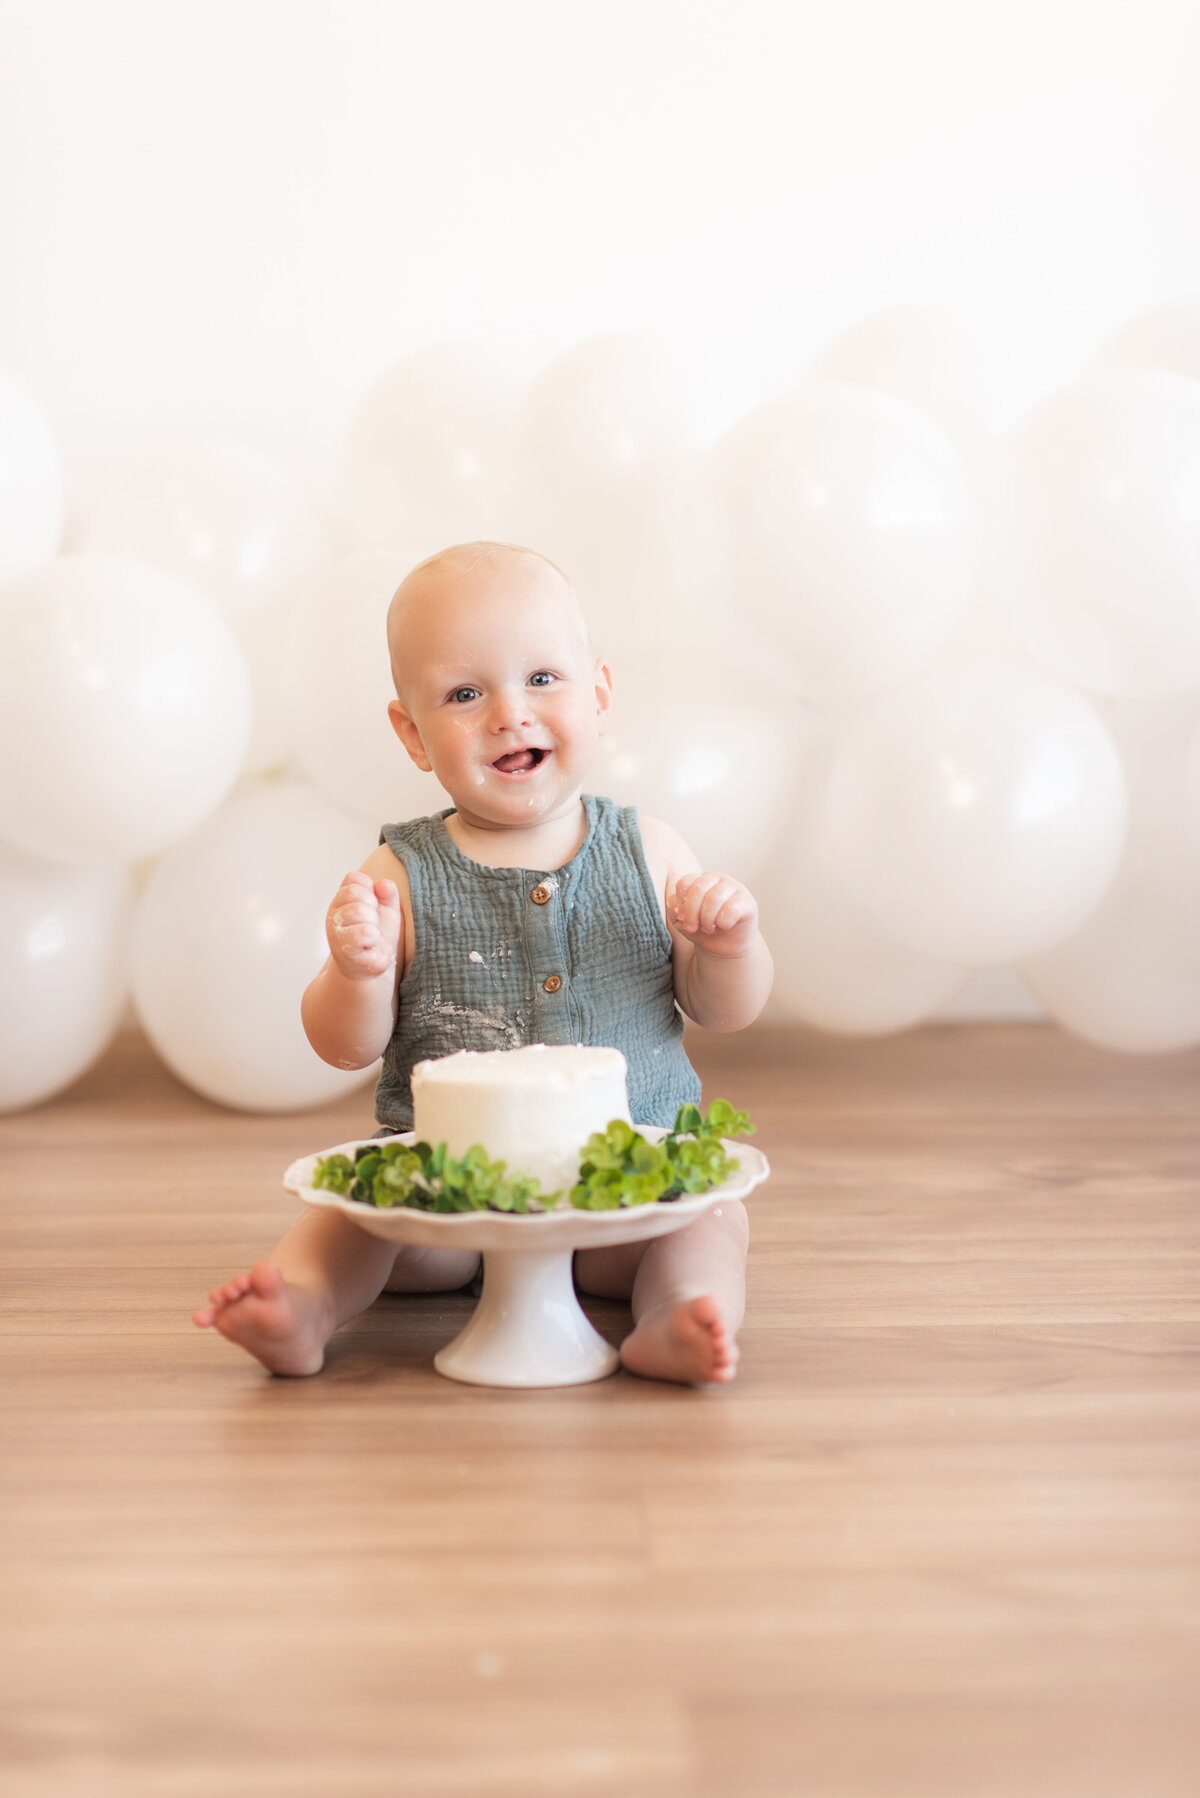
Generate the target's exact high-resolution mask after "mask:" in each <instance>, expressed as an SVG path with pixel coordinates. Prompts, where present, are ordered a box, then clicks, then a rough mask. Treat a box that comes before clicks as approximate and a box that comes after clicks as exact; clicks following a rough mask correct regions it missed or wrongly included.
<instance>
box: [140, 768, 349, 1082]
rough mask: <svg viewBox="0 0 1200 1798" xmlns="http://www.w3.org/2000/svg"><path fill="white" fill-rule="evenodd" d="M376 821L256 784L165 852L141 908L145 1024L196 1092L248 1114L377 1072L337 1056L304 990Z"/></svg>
mask: <svg viewBox="0 0 1200 1798" xmlns="http://www.w3.org/2000/svg"><path fill="white" fill-rule="evenodd" d="M377 840H378V832H377V831H376V830H375V828H374V826H373V824H372V822H371V821H370V820H368V819H364V818H357V817H355V816H353V815H352V814H351V813H348V812H345V811H343V810H341V809H340V808H338V807H336V806H333V805H331V804H330V803H329V801H328V800H327V799H325V798H323V797H322V796H321V795H320V794H318V793H315V792H314V791H313V790H312V789H311V788H310V787H307V786H305V785H303V784H301V783H299V782H295V781H283V782H279V783H278V784H276V785H270V784H268V785H264V786H261V787H257V788H249V789H247V790H246V791H245V792H243V793H241V794H239V795H238V796H237V797H236V798H234V799H232V800H230V802H229V803H228V805H226V806H225V807H223V809H222V810H221V811H220V812H218V813H217V814H216V815H215V816H214V817H212V818H209V819H208V820H207V821H206V822H205V823H204V824H203V825H201V827H200V829H199V830H198V831H196V832H195V833H194V834H193V835H192V836H191V837H189V838H188V840H187V841H186V842H185V843H180V844H178V845H177V846H176V847H175V848H174V849H172V850H171V851H170V852H169V853H168V854H167V855H165V856H163V858H162V860H161V861H160V862H159V863H158V865H157V867H156V868H155V869H154V871H153V873H152V874H151V876H150V879H149V881H148V882H147V885H146V889H145V891H144V893H143V894H142V897H141V900H140V902H139V904H138V907H137V912H136V916H135V937H134V952H133V994H134V1003H135V1005H136V1007H137V1011H138V1016H139V1017H140V1019H141V1022H142V1025H143V1027H144V1028H145V1031H146V1034H147V1035H148V1036H149V1038H150V1040H151V1042H152V1043H153V1044H154V1046H155V1048H156V1049H157V1050H158V1052H159V1054H160V1055H161V1056H162V1058H163V1060H164V1061H165V1062H166V1063H167V1065H168V1066H169V1067H170V1068H171V1069H172V1070H173V1071H174V1072H175V1073H176V1074H177V1075H178V1077H179V1078H180V1079H181V1080H182V1081H184V1082H185V1084H186V1085H188V1086H190V1087H193V1088H194V1089H195V1090H196V1091H197V1092H199V1093H203V1094H204V1096H205V1097H206V1098H209V1099H215V1100H216V1102H217V1103H218V1104H220V1105H229V1106H232V1107H234V1108H235V1109H236V1110H241V1111H302V1110H305V1109H307V1108H308V1107H310V1106H313V1105H323V1104H326V1103H328V1102H329V1101H331V1100H334V1099H336V1098H339V1097H340V1096H341V1095H343V1094H344V1093H347V1092H349V1091H352V1090H353V1089H354V1088H355V1087H357V1086H360V1085H362V1083H363V1082H364V1081H365V1080H366V1079H367V1078H368V1077H369V1076H370V1074H371V1073H372V1072H374V1070H373V1069H367V1070H361V1069H359V1070H355V1071H353V1072H345V1071H343V1070H341V1069H338V1068H333V1067H330V1066H328V1065H327V1064H326V1063H325V1062H323V1061H322V1060H321V1059H320V1057H319V1056H318V1055H317V1053H316V1051H315V1050H314V1049H313V1048H312V1047H311V1046H310V1044H309V1042H308V1039H307V1038H306V1036H305V1034H304V1030H303V1026H302V1025H301V1022H300V999H301V995H302V993H303V991H304V988H305V987H306V986H307V984H308V982H309V981H310V980H311V979H312V978H313V976H314V974H316V973H317V971H318V969H319V968H320V967H321V965H322V963H323V962H324V960H325V957H326V955H327V953H328V948H327V944H326V940H325V913H326V911H327V910H328V908H329V902H330V900H331V899H332V898H333V895H334V893H335V892H336V891H337V888H338V885H339V883H340V881H341V879H342V876H343V875H344V874H345V873H346V872H347V870H349V869H351V868H357V867H358V866H359V865H360V863H361V862H362V861H363V860H364V859H365V857H366V856H367V855H369V854H370V852H371V851H372V849H374V847H375V845H376V842H377Z"/></svg>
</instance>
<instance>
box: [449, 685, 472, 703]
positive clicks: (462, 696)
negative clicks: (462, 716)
mask: <svg viewBox="0 0 1200 1798" xmlns="http://www.w3.org/2000/svg"><path fill="white" fill-rule="evenodd" d="M450 697H451V699H452V700H453V701H454V703H455V705H467V704H469V702H470V701H471V700H472V699H478V698H479V688H478V687H456V688H455V689H454V691H453V693H451V695H450Z"/></svg>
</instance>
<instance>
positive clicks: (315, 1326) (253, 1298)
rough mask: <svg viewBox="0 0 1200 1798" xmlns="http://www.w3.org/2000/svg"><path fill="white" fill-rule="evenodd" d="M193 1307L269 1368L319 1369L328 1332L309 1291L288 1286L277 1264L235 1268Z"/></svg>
mask: <svg viewBox="0 0 1200 1798" xmlns="http://www.w3.org/2000/svg"><path fill="white" fill-rule="evenodd" d="M208 1299H209V1302H208V1304H207V1305H204V1306H202V1307H201V1309H200V1310H199V1311H194V1312H193V1313H192V1322H193V1323H196V1324H199V1326H200V1328H201V1329H202V1330H207V1329H209V1328H210V1327H214V1326H215V1328H216V1329H218V1330H219V1331H220V1332H221V1334H222V1336H226V1337H228V1339H229V1341H230V1342H236V1343H238V1344H239V1346H240V1347H242V1348H244V1349H248V1350H249V1352H250V1353H251V1354H252V1355H254V1356H256V1357H257V1359H258V1360H259V1361H261V1362H262V1364H263V1366H264V1367H266V1368H269V1369H270V1371H271V1372H272V1373H286V1374H307V1373H320V1371H321V1368H322V1366H323V1364H324V1361H325V1344H326V1342H327V1341H328V1339H329V1332H328V1331H327V1330H325V1329H323V1328H322V1322H323V1320H322V1316H321V1309H320V1306H319V1305H318V1303H317V1300H316V1299H315V1298H314V1297H313V1295H312V1293H310V1292H306V1291H305V1289H304V1287H302V1286H289V1285H288V1283H287V1281H286V1280H285V1279H284V1277H283V1275H282V1274H281V1273H280V1271H279V1269H278V1268H277V1267H274V1266H273V1265H272V1264H271V1262H269V1261H260V1262H259V1263H258V1265H257V1267H252V1268H251V1269H250V1272H249V1273H248V1274H235V1275H234V1277H233V1279H232V1280H230V1281H229V1283H228V1285H226V1286H219V1287H218V1288H217V1290H216V1291H215V1292H210V1293H209V1295H208Z"/></svg>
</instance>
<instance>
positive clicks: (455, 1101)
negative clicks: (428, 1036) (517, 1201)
mask: <svg viewBox="0 0 1200 1798" xmlns="http://www.w3.org/2000/svg"><path fill="white" fill-rule="evenodd" d="M627 1073H628V1068H627V1064H626V1061H625V1057H624V1056H623V1055H622V1053H621V1051H620V1050H619V1049H589V1048H583V1047H577V1048H564V1047H557V1046H555V1047H550V1046H548V1045H547V1044H545V1043H535V1044H533V1045H532V1046H531V1047H529V1048H525V1049H488V1050H485V1051H482V1052H477V1051H475V1050H473V1049H462V1050H460V1051H459V1053H458V1054H457V1055H446V1056H443V1057H442V1058H441V1059H440V1060H437V1061H419V1062H418V1063H417V1064H416V1066H415V1067H414V1068H413V1071H412V1095H413V1129H414V1130H415V1131H416V1134H417V1139H418V1141H421V1142H427V1143H432V1144H433V1145H434V1146H435V1147H436V1146H437V1144H438V1143H440V1142H444V1143H445V1144H446V1146H447V1148H448V1149H449V1151H450V1153H451V1154H452V1155H465V1154H466V1152H467V1150H468V1149H469V1148H470V1147H471V1146H472V1144H473V1143H482V1145H483V1147H484V1148H485V1149H486V1150H487V1152H488V1154H489V1155H490V1156H491V1158H492V1159H493V1160H494V1161H503V1162H505V1163H506V1164H507V1166H508V1171H509V1173H510V1174H529V1175H532V1177H533V1178H534V1179H535V1180H537V1181H538V1183H539V1184H540V1186H541V1188H542V1191H543V1192H545V1193H551V1192H562V1193H564V1194H565V1193H566V1192H567V1190H568V1189H569V1188H570V1187H571V1186H573V1185H574V1184H575V1179H576V1176H577V1174H578V1171H579V1159H580V1151H581V1149H582V1148H583V1145H584V1143H585V1142H586V1141H587V1139H588V1137H589V1136H590V1135H591V1134H592V1132H593V1131H594V1130H603V1129H604V1127H605V1125H606V1124H608V1123H610V1122H611V1121H612V1119H613V1118H624V1119H626V1121H627V1122H628V1121H631V1120H630V1118H629V1089H628V1083H627V1078H626V1076H627Z"/></svg>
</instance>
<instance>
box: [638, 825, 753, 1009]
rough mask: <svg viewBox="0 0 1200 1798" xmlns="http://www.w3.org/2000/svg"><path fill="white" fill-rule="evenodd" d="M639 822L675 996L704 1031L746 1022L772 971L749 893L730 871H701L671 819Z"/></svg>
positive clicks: (751, 896) (751, 895)
mask: <svg viewBox="0 0 1200 1798" xmlns="http://www.w3.org/2000/svg"><path fill="white" fill-rule="evenodd" d="M641 828H642V843H643V846H644V848H645V851H646V860H647V864H648V866H649V868H650V871H651V874H652V875H653V876H654V879H655V885H656V887H657V889H658V891H659V892H660V893H662V894H663V896H664V902H665V903H664V915H665V918H666V923H667V929H668V930H669V931H670V933H671V940H672V942H673V944H674V951H673V955H672V961H673V964H674V970H675V997H676V998H677V999H678V1001H679V1003H680V1005H681V1007H682V1008H683V1010H684V1011H685V1012H686V1013H687V1015H688V1017H690V1018H694V1019H695V1021H696V1023H697V1024H703V1026H704V1028H705V1029H706V1030H742V1029H744V1028H745V1026H746V1025H747V1024H752V1023H753V1022H754V1020H755V1018H756V1017H757V1016H758V1014H759V1012H760V1011H761V1010H762V1008H763V1006H764V1005H765V1004H766V1002H767V998H768V996H769V994H770V991H771V982H772V980H773V978H774V967H773V965H772V962H771V954H770V951H769V950H768V948H767V945H766V944H765V943H764V941H763V939H762V935H761V933H760V932H759V928H758V905H757V903H756V901H755V899H754V895H753V894H752V893H751V892H750V891H749V889H748V888H747V887H745V886H743V885H742V883H741V881H739V880H734V879H733V878H732V876H731V875H728V874H714V873H706V872H705V871H704V870H703V869H702V868H701V866H700V863H699V861H698V860H697V858H696V856H695V855H694V854H693V853H692V851H691V850H690V849H689V848H688V846H687V844H686V843H685V842H684V841H683V839H682V838H681V837H680V836H678V835H677V834H676V832H675V831H673V830H672V829H671V827H670V826H669V825H667V824H661V823H659V822H658V821H657V820H656V819H653V818H643V819H642V820H641Z"/></svg>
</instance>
